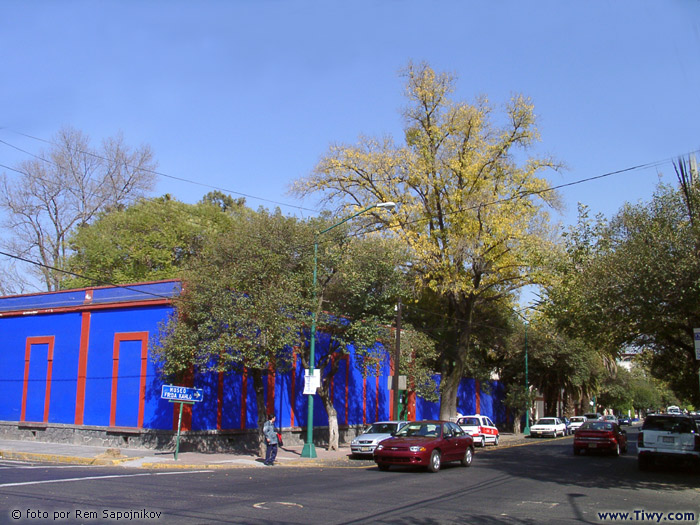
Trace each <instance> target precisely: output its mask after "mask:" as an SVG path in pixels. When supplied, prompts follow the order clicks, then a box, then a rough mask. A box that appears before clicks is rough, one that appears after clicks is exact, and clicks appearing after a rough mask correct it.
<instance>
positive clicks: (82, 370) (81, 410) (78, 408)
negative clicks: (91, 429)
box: [75, 312, 92, 425]
mask: <svg viewBox="0 0 700 525" xmlns="http://www.w3.org/2000/svg"><path fill="white" fill-rule="evenodd" d="M91 315H92V314H91V313H90V312H83V313H82V315H81V320H80V349H79V351H78V352H79V353H78V385H77V387H76V392H75V424H76V425H82V424H83V418H84V416H85V378H86V377H87V361H88V345H89V343H90V316H91Z"/></svg>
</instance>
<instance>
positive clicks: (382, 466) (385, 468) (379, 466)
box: [377, 463, 389, 471]
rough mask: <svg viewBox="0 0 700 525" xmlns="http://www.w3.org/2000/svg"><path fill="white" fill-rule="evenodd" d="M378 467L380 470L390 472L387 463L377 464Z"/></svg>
mask: <svg viewBox="0 0 700 525" xmlns="http://www.w3.org/2000/svg"><path fill="white" fill-rule="evenodd" d="M377 467H378V468H379V470H384V471H386V470H389V465H387V464H386V463H377Z"/></svg>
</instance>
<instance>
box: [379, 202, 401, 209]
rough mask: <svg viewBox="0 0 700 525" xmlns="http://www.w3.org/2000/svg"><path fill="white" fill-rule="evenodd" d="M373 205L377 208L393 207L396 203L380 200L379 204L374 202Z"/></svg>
mask: <svg viewBox="0 0 700 525" xmlns="http://www.w3.org/2000/svg"><path fill="white" fill-rule="evenodd" d="M375 207H377V208H395V207H396V203H395V202H380V203H379V204H375Z"/></svg>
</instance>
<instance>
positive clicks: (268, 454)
mask: <svg viewBox="0 0 700 525" xmlns="http://www.w3.org/2000/svg"><path fill="white" fill-rule="evenodd" d="M263 436H265V444H266V445H267V450H266V451H265V463H264V464H265V465H267V466H272V465H274V464H275V458H277V443H278V442H277V432H276V431H275V415H274V414H268V416H267V421H265V424H264V425H263Z"/></svg>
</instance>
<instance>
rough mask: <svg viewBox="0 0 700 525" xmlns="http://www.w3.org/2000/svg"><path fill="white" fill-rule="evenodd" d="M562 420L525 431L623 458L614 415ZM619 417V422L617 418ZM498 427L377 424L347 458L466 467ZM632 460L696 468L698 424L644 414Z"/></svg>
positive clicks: (623, 440) (699, 461)
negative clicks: (570, 437) (570, 435)
mask: <svg viewBox="0 0 700 525" xmlns="http://www.w3.org/2000/svg"><path fill="white" fill-rule="evenodd" d="M588 415H590V416H591V417H590V418H588V417H587V416H574V417H572V418H571V420H570V421H568V428H567V424H566V423H565V422H564V421H563V418H558V417H545V418H540V419H538V420H537V422H536V423H535V424H534V425H532V427H530V434H531V435H532V436H552V437H557V436H565V435H567V433H568V432H569V431H571V430H572V429H575V430H574V440H573V453H574V455H575V456H578V455H581V454H584V453H585V454H591V453H598V452H602V453H609V454H612V455H614V456H619V455H620V454H624V453H626V452H627V449H628V442H627V431H625V430H624V429H622V428H621V426H620V420H618V419H617V418H616V417H615V416H601V415H599V414H588ZM621 419H622V418H621ZM498 437H499V434H498V429H497V428H496V427H495V425H493V422H492V421H491V420H490V419H489V418H488V417H486V416H481V415H478V414H477V415H474V416H462V417H460V418H459V419H458V420H457V422H452V421H438V420H430V421H411V422H406V421H379V422H377V423H374V424H373V425H370V426H369V427H368V428H367V429H366V430H365V432H363V433H362V434H361V435H360V436H358V437H357V438H355V439H354V440H353V441H352V443H351V450H352V453H353V455H371V456H372V458H373V459H374V461H375V463H376V464H377V466H378V468H379V469H380V470H388V469H389V468H390V467H391V466H393V465H400V466H421V467H425V468H427V469H428V470H430V471H431V472H437V471H438V470H440V468H441V466H442V465H443V464H444V463H446V462H450V461H459V462H460V463H461V464H462V466H465V467H469V466H470V465H471V464H472V461H473V458H474V446H475V445H477V444H479V445H481V446H485V444H486V443H487V442H491V443H494V445H498ZM637 460H638V465H639V468H640V469H641V470H646V469H648V468H649V467H651V466H652V465H654V464H656V463H657V462H661V461H665V462H669V461H670V462H672V463H691V464H693V465H694V466H696V467H698V468H700V426H699V425H698V423H697V422H696V418H695V417H693V416H690V415H685V414H668V413H667V414H654V415H650V416H647V418H646V419H645V420H644V424H643V425H642V428H641V430H640V432H639V434H638V437H637Z"/></svg>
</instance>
